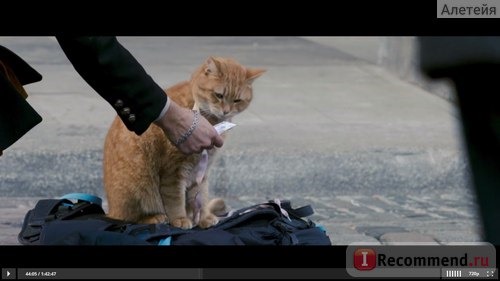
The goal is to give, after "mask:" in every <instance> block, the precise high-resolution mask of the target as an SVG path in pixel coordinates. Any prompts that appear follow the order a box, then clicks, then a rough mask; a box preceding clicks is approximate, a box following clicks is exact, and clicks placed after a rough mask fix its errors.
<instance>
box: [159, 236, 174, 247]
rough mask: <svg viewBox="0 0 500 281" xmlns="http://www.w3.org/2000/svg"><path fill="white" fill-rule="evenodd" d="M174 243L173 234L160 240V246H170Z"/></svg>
mask: <svg viewBox="0 0 500 281" xmlns="http://www.w3.org/2000/svg"><path fill="white" fill-rule="evenodd" d="M170 245H172V236H168V237H167V238H165V239H161V240H160V242H158V246H170Z"/></svg>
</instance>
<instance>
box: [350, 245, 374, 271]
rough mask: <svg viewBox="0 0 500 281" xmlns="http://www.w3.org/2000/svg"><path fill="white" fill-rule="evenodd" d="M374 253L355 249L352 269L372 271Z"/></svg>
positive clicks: (368, 250)
mask: <svg viewBox="0 0 500 281" xmlns="http://www.w3.org/2000/svg"><path fill="white" fill-rule="evenodd" d="M376 260H377V259H376V257H375V251H374V250H372V249H357V250H356V251H354V267H355V268H356V269H357V270H372V269H374V268H375V266H376Z"/></svg>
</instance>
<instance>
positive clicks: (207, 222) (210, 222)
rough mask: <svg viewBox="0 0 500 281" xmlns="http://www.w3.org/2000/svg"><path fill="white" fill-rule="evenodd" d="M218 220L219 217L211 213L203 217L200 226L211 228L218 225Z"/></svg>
mask: <svg viewBox="0 0 500 281" xmlns="http://www.w3.org/2000/svg"><path fill="white" fill-rule="evenodd" d="M218 222H219V219H218V218H217V217H216V216H214V215H212V214H209V215H207V216H204V217H202V218H201V220H200V223H199V224H198V226H199V227H201V228H209V227H211V226H214V225H216V224H217V223H218Z"/></svg>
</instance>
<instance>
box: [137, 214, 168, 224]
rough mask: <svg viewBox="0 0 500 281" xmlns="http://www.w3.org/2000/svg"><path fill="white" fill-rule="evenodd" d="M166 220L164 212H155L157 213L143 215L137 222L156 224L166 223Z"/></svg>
mask: <svg viewBox="0 0 500 281" xmlns="http://www.w3.org/2000/svg"><path fill="white" fill-rule="evenodd" d="M167 222H168V217H167V215H165V214H157V215H151V216H147V217H143V218H142V219H141V220H140V221H138V223H145V224H157V223H167Z"/></svg>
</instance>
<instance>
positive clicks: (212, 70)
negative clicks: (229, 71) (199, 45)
mask: <svg viewBox="0 0 500 281" xmlns="http://www.w3.org/2000/svg"><path fill="white" fill-rule="evenodd" d="M219 66H220V62H219V61H217V59H216V58H215V57H208V59H207V60H206V61H205V66H204V68H205V75H218V73H219Z"/></svg>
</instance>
